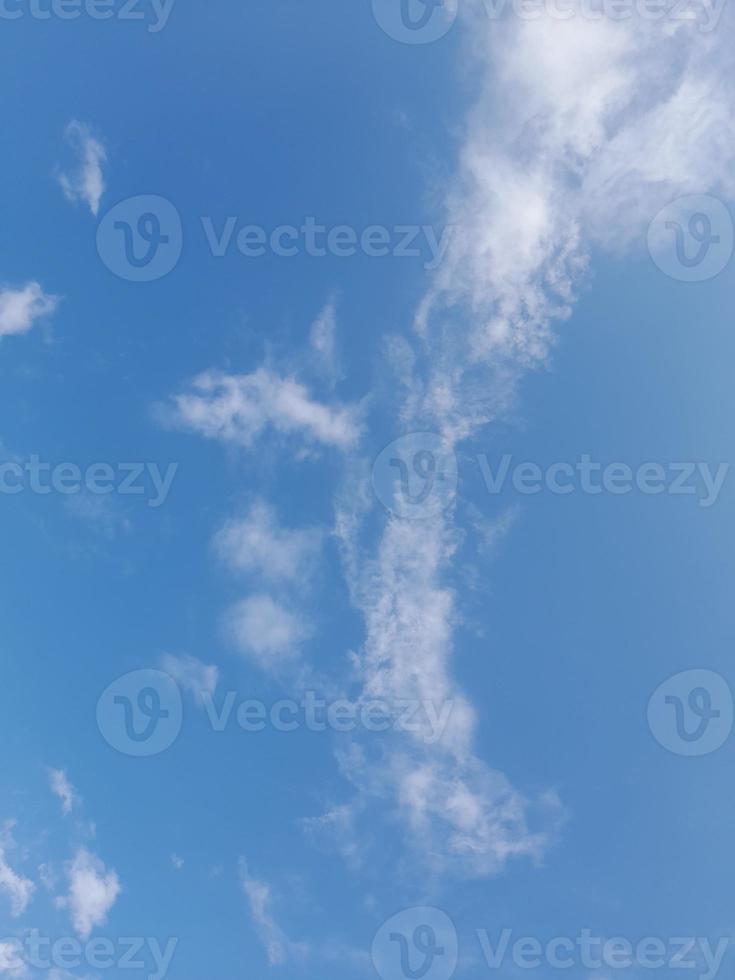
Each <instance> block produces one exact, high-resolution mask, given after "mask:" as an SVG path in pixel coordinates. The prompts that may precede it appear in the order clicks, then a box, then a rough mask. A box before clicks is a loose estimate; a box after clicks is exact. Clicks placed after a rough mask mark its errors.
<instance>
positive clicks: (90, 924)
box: [57, 847, 120, 940]
mask: <svg viewBox="0 0 735 980" xmlns="http://www.w3.org/2000/svg"><path fill="white" fill-rule="evenodd" d="M67 877H68V880H69V892H68V894H67V895H66V896H64V897H61V898H59V899H57V904H58V906H59V907H60V908H68V909H69V912H70V914H71V920H72V924H73V926H74V929H75V930H76V932H77V933H78V934H79V936H80V938H81V939H83V940H86V939H88V938H89V936H90V935H91V933H92V930H93V929H94V928H95V926H101V925H104V924H105V923H106V922H107V916H108V914H109V912H110V909H111V908H112V907H113V905H114V904H115V902H116V901H117V897H118V895H119V894H120V881H119V879H118V876H117V872H115V871H107V869H106V868H105V865H104V863H103V862H102V861H101V860H100V858H98V857H97V856H96V855H94V854H91V853H90V852H89V851H88V850H87V849H86V848H83V847H82V848H80V849H79V850H78V851H77V853H76V855H75V856H74V859H73V860H72V861H71V862H70V863H69V865H68V867H67Z"/></svg>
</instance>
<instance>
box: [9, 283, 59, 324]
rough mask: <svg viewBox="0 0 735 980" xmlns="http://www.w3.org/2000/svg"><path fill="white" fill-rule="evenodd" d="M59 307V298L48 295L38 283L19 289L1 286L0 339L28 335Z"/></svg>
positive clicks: (28, 284)
mask: <svg viewBox="0 0 735 980" xmlns="http://www.w3.org/2000/svg"><path fill="white" fill-rule="evenodd" d="M58 305H59V298H58V296H50V295H47V294H46V293H44V291H43V289H42V288H41V286H40V285H39V283H37V282H27V283H26V284H25V285H24V286H21V287H20V288H17V289H16V288H13V287H12V286H0V337H7V336H11V335H14V334H16V335H17V334H23V333H27V332H28V331H29V330H30V329H31V327H33V325H34V324H35V322H36V321H37V320H39V319H41V317H45V316H50V315H51V314H52V313H53V312H54V311H55V310H56V307H57V306H58Z"/></svg>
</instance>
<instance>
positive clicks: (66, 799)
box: [49, 769, 77, 814]
mask: <svg viewBox="0 0 735 980" xmlns="http://www.w3.org/2000/svg"><path fill="white" fill-rule="evenodd" d="M49 786H50V787H51V792H52V793H55V794H56V796H58V797H59V799H60V800H61V812H62V813H64V814H67V813H71V811H72V809H73V808H74V805H75V803H76V802H77V794H76V792H75V790H74V787H73V786H72V784H71V783H70V782H69V779H68V778H67V775H66V772H65V771H64V770H63V769H50V770H49Z"/></svg>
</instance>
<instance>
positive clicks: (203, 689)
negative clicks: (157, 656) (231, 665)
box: [161, 653, 219, 702]
mask: <svg viewBox="0 0 735 980" xmlns="http://www.w3.org/2000/svg"><path fill="white" fill-rule="evenodd" d="M161 669H162V670H164V671H165V672H166V673H167V674H169V675H170V676H171V677H173V679H174V680H175V681H176V682H177V684H179V685H180V686H181V687H183V688H185V689H186V690H187V691H189V692H190V693H191V694H193V695H194V697H195V698H196V699H197V700H198V701H200V702H201V697H202V695H203V694H214V692H215V691H216V690H217V683H218V681H219V668H218V667H216V666H214V665H213V664H205V663H202V661H201V660H197V658H196V657H192V656H190V655H189V654H184V655H183V656H179V657H176V656H174V655H173V654H171V653H165V654H164V655H163V656H162V657H161Z"/></svg>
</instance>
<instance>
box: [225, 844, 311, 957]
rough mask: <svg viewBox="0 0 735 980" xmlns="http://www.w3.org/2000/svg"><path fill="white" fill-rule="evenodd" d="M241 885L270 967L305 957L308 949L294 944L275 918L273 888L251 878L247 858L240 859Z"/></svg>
mask: <svg viewBox="0 0 735 980" xmlns="http://www.w3.org/2000/svg"><path fill="white" fill-rule="evenodd" d="M240 884H241V886H242V890H243V892H244V893H245V896H246V898H247V900H248V906H249V908H250V916H251V918H252V920H253V925H254V926H255V928H256V930H257V932H258V935H259V936H260V939H261V942H262V943H263V946H264V947H265V950H266V953H267V955H268V963H269V964H270V966H283V964H284V963H286V961H287V960H288V959H290V958H291V957H292V956H294V955H296V956H303V955H304V954H305V952H306V947H305V946H303V945H301V944H298V943H292V942H291V941H290V940H289V938H288V937H287V936H286V934H285V932H284V931H283V929H282V928H281V927H280V925H279V924H278V923H277V922H276V920H275V918H274V917H273V912H272V904H273V897H272V893H271V888H270V886H269V885H267V884H266V883H265V882H263V881H258V880H257V879H255V878H253V877H251V875H250V872H249V871H248V865H247V862H246V860H245V858H240Z"/></svg>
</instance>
